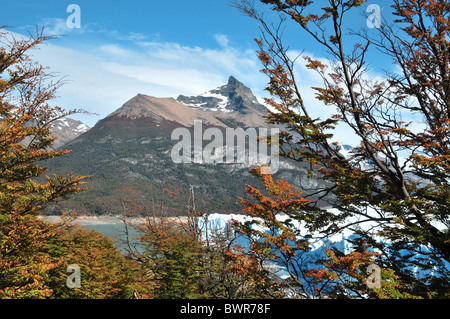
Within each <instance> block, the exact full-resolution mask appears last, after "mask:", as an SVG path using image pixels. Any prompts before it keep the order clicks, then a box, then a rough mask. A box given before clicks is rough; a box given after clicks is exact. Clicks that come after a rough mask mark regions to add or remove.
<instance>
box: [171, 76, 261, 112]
mask: <svg viewBox="0 0 450 319" xmlns="http://www.w3.org/2000/svg"><path fill="white" fill-rule="evenodd" d="M177 101H178V102H180V103H182V104H184V105H187V106H190V107H194V108H205V109H210V110H213V111H221V112H224V113H227V112H241V113H245V114H247V113H251V112H252V111H255V110H256V111H259V112H262V111H264V110H265V107H264V106H263V105H262V104H260V103H259V102H258V100H257V98H256V96H255V95H254V94H253V92H252V91H251V90H250V89H249V88H248V87H247V86H245V85H244V84H243V83H242V82H240V81H239V80H237V79H236V78H235V77H234V76H230V77H229V78H228V83H227V84H225V85H222V86H220V87H218V88H216V89H213V90H210V91H208V92H205V93H203V94H200V95H198V96H185V95H180V96H178V98H177ZM252 109H253V110H252Z"/></svg>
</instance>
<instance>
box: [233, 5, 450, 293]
mask: <svg viewBox="0 0 450 319" xmlns="http://www.w3.org/2000/svg"><path fill="white" fill-rule="evenodd" d="M260 2H261V5H260V6H258V7H257V6H256V4H255V3H254V2H251V1H246V0H244V1H240V2H238V3H237V4H236V6H237V7H238V8H239V9H240V10H241V12H243V13H244V14H246V15H248V16H250V17H252V18H254V19H256V20H257V21H258V22H259V25H260V29H261V34H262V36H261V38H260V39H256V42H257V44H258V46H259V51H258V57H259V59H260V61H261V63H262V65H263V69H262V72H263V73H264V74H266V75H267V76H268V79H269V82H268V86H267V91H268V92H269V93H270V94H271V95H272V97H271V98H268V99H266V102H267V103H268V104H270V105H271V106H272V110H271V111H269V114H268V116H267V119H268V122H269V123H271V124H280V125H283V126H284V127H285V128H286V129H285V130H284V131H283V132H282V134H281V141H280V142H281V145H282V147H281V155H282V156H284V157H287V158H291V159H294V160H297V161H300V162H306V163H309V164H310V167H311V169H310V172H309V174H308V177H309V178H313V177H315V178H319V179H321V180H324V181H326V183H325V185H327V186H323V187H321V188H320V189H317V190H316V191H315V192H314V194H313V195H314V196H313V197H312V196H310V197H306V198H307V199H312V201H311V202H310V204H308V205H306V206H305V207H303V211H304V212H303V214H300V215H299V216H294V217H293V219H295V220H297V221H299V222H304V224H303V227H304V228H305V229H308V230H309V231H310V232H311V233H313V232H316V233H317V232H318V233H319V234H320V237H321V238H326V237H327V236H333V235H336V234H340V233H342V232H343V231H345V230H352V231H354V232H355V234H357V235H358V236H359V237H360V241H362V240H364V242H365V243H366V246H361V245H359V244H355V246H354V252H353V253H350V254H348V255H345V256H340V255H342V254H343V252H340V253H336V252H334V251H332V250H328V251H327V254H328V259H326V258H325V259H324V260H323V265H324V266H325V268H324V269H322V270H316V271H315V272H314V274H315V276H316V278H318V279H317V280H318V281H316V282H317V283H318V282H319V281H321V282H326V281H329V282H332V281H339V280H341V283H336V285H335V286H334V287H333V288H332V289H331V290H328V292H327V293H328V295H329V296H330V295H331V296H341V297H342V296H347V297H349V296H359V297H380V298H393V297H399V296H403V297H408V296H409V297H412V296H417V297H421V298H433V297H448V296H449V295H448V292H449V289H450V287H449V272H448V271H449V270H448V269H449V265H450V255H449V253H450V250H449V249H450V237H449V235H450V234H449V231H448V227H449V207H450V206H449V198H450V197H449V195H450V194H449V190H450V187H449V186H450V185H449V180H450V179H449V173H450V171H449V155H450V151H449V146H450V144H449V134H448V133H449V123H450V120H449V118H450V100H449V97H450V86H449V83H450V81H449V74H450V72H449V71H450V63H449V61H450V55H449V52H450V42H449V31H450V26H449V15H450V4H449V3H448V1H444V0H442V1H416V0H403V1H400V0H396V1H393V4H392V9H393V16H394V20H393V22H389V21H388V20H387V19H384V20H383V23H382V24H381V26H380V28H378V29H374V30H371V31H370V32H369V31H368V30H365V29H362V30H361V31H350V32H347V31H346V30H348V29H347V24H346V21H350V20H351V19H352V18H351V17H352V15H351V14H352V13H353V14H354V13H355V12H358V10H360V9H361V8H365V7H364V6H363V4H364V3H365V1H339V0H330V1H326V4H325V3H324V4H323V6H322V7H317V6H316V5H315V4H313V2H312V1H279V0H270V1H269V0H261V1H260ZM260 8H267V10H268V11H273V12H275V13H276V14H277V15H275V17H276V18H279V20H278V21H277V22H272V21H271V20H270V19H271V18H272V17H273V16H272V15H265V14H264V13H265V12H264V11H263V9H260ZM289 27H291V28H295V29H296V30H299V31H300V32H302V34H303V35H304V38H302V41H305V39H308V41H314V42H315V43H317V45H318V46H320V47H322V48H323V49H324V50H326V52H327V55H326V57H325V58H324V59H321V60H318V59H317V58H313V57H310V56H305V55H303V56H302V55H300V56H294V55H293V54H291V52H290V51H289V49H290V44H287V43H286V40H285V38H284V36H283V34H284V30H285V28H289ZM374 49H376V50H377V51H376V54H384V56H385V57H388V58H389V59H390V60H391V61H392V63H393V65H394V66H395V67H397V69H398V70H399V72H395V73H394V72H389V71H385V74H383V77H382V78H380V79H378V80H375V79H371V78H370V77H369V76H368V75H367V74H368V73H369V72H370V64H369V62H370V61H369V59H368V56H369V54H370V53H373V52H374V51H373V50H374ZM302 60H303V61H304V65H305V67H306V68H308V69H310V70H313V71H315V72H316V73H317V74H318V75H319V77H320V78H321V79H322V80H323V86H320V87H319V86H315V87H311V88H310V90H311V91H312V92H314V93H315V96H316V99H317V101H318V103H321V104H322V105H324V106H326V107H328V108H329V110H330V114H331V115H329V116H328V115H325V114H324V115H323V117H320V118H314V117H312V116H311V114H312V112H311V111H312V109H313V108H314V105H311V103H310V102H307V101H306V100H305V99H304V98H303V95H304V94H305V92H302V91H301V90H300V89H299V88H300V85H299V80H298V78H299V76H301V73H300V74H299V72H298V71H297V68H296V66H297V64H298V63H300V62H299V61H302ZM375 63H376V62H375ZM383 69H385V68H383ZM405 119H409V120H405ZM419 122H420V124H418V123H419ZM338 127H341V128H342V127H346V128H348V129H349V131H350V132H353V134H354V135H355V136H356V137H358V139H359V140H360V143H359V145H355V147H354V148H353V150H352V151H351V152H350V154H349V156H344V155H343V153H342V152H341V148H340V145H339V143H337V142H336V139H335V134H336V133H335V132H336V130H337V128H338ZM252 193H253V194H255V195H257V196H256V197H257V198H258V199H259V198H260V197H259V195H258V194H257V193H255V191H252ZM317 199H322V200H327V201H328V203H329V205H328V206H329V207H332V208H333V209H332V210H330V209H323V208H321V207H320V206H319V205H317ZM264 202H266V199H264ZM262 204H263V203H261V204H260V205H262ZM259 207H260V206H254V207H252V209H251V210H252V211H253V212H256V211H258V210H259ZM269 208H270V207H266V209H269ZM268 211H270V210H268ZM259 215H260V216H261V217H262V218H263V219H264V220H266V219H267V216H265V215H264V214H262V213H261V214H259ZM275 226H277V225H275ZM286 226H288V224H286ZM362 247H368V248H370V249H372V251H376V252H377V254H376V255H371V253H369V252H368V251H362V250H361V249H362ZM277 248H281V247H279V245H278V246H277ZM369 251H370V250H369ZM369 256H371V257H372V259H373V262H374V263H375V264H377V265H378V266H380V268H381V269H382V277H383V280H384V281H383V283H382V284H384V285H385V286H384V287H385V288H386V289H388V288H387V287H388V286H389V287H390V288H389V289H391V288H393V287H395V289H396V292H393V291H390V292H388V291H384V292H381V291H378V292H373V291H372V292H367V291H365V292H364V293H361V291H362V290H361V287H360V288H357V289H356V290H355V288H356V287H355V284H354V280H356V281H357V282H361V279H362V277H361V278H359V279H358V276H363V274H364V273H363V272H362V271H363V269H364V267H366V266H367V263H368V260H367V258H368V257H369ZM326 260H328V261H326ZM363 261H364V262H363ZM413 269H415V270H413ZM355 270H358V271H359V274H357V273H355ZM424 273H426V275H424ZM344 274H347V275H349V276H350V277H352V278H353V279H352V280H342V278H343V277H342V276H343V275H344ZM344 277H345V276H344ZM387 277H389V279H388V278H387ZM324 278H325V279H324ZM319 279H320V280H319ZM339 285H340V286H339ZM319 289H320V288H319ZM363 290H364V289H363ZM355 294H356V295H355ZM311 296H312V295H311Z"/></svg>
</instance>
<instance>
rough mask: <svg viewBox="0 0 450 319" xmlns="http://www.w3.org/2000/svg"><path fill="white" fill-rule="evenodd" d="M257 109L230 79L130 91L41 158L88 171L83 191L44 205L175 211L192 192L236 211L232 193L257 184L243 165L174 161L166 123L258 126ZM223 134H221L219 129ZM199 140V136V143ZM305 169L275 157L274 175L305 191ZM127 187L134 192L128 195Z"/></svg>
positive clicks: (200, 203)
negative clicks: (186, 91)
mask: <svg viewBox="0 0 450 319" xmlns="http://www.w3.org/2000/svg"><path fill="white" fill-rule="evenodd" d="M264 110H265V107H264V106H263V105H261V104H259V103H258V102H257V99H256V97H255V96H254V95H253V93H251V90H250V89H249V88H247V87H245V86H244V85H243V84H242V83H241V82H239V81H238V80H236V79H235V78H234V77H230V79H229V81H228V83H227V84H225V85H223V86H221V87H220V88H217V89H215V90H212V91H209V92H206V93H204V94H202V95H199V96H196V97H185V96H179V97H178V98H177V100H175V99H172V98H156V97H151V96H147V95H144V94H138V95H136V96H135V97H133V98H132V99H130V100H129V101H128V102H126V103H125V104H124V105H123V106H122V107H120V108H119V109H118V110H116V111H115V112H113V113H111V114H110V115H108V116H107V117H106V118H104V119H102V120H100V121H99V122H98V123H97V124H96V125H95V126H94V127H93V128H92V129H90V130H88V131H87V132H85V133H84V134H81V135H80V136H78V137H77V138H75V139H74V140H73V141H71V142H69V143H68V144H66V145H65V147H67V148H69V149H71V150H72V152H71V153H70V154H67V155H65V156H63V157H60V158H55V159H53V160H51V161H49V162H46V166H47V167H48V168H49V170H50V172H65V173H68V172H73V173H75V174H78V175H92V177H90V178H89V179H88V182H89V184H88V186H89V187H90V189H89V190H87V191H85V192H83V193H81V194H77V195H76V196H74V197H73V198H71V199H69V200H68V201H64V202H61V203H58V204H57V205H54V206H52V207H50V208H49V209H48V210H47V212H50V213H58V212H60V211H61V209H72V210H76V211H78V212H82V213H86V214H117V213H120V212H121V211H122V210H123V208H122V207H123V206H122V203H123V202H125V201H126V200H129V199H133V201H137V203H139V204H140V205H141V206H144V207H146V209H147V210H151V209H156V208H157V207H160V206H163V207H165V208H166V209H167V210H168V211H169V212H170V213H172V214H174V215H183V214H185V213H186V210H187V207H188V205H189V203H190V200H191V194H192V192H191V190H192V189H193V191H194V195H195V203H196V208H197V209H199V210H204V211H208V212H212V213H236V212H238V211H239V210H240V209H241V208H242V207H241V206H240V204H239V201H238V199H237V196H245V187H246V185H247V184H251V185H254V186H257V187H260V186H261V181H260V180H259V179H258V178H256V177H254V176H252V175H251V174H250V173H249V169H250V167H249V166H246V165H243V164H208V165H207V164H196V163H181V164H176V163H174V162H173V160H172V158H171V150H172V147H173V146H174V145H175V143H177V141H172V140H171V134H172V132H173V130H174V129H176V128H180V127H185V128H187V129H188V130H190V132H191V133H192V135H193V123H194V120H201V121H202V123H203V124H204V125H203V129H206V128H208V127H216V128H219V129H220V130H223V131H224V130H225V129H226V128H227V127H228V128H230V127H231V128H234V127H242V128H246V127H265V126H267V125H266V123H265V121H264ZM224 136H225V133H224ZM204 143H206V142H204ZM306 175H307V173H306V167H305V166H302V165H299V164H298V163H295V162H292V161H286V160H283V161H282V162H281V168H280V170H279V172H278V173H277V174H276V176H278V177H281V178H284V179H288V180H290V181H291V182H292V183H294V184H296V185H297V186H299V187H300V186H303V187H304V188H306V189H308V188H311V187H314V186H315V184H317V181H314V180H309V179H308V178H307V177H306ZM130 189H134V192H135V194H136V196H137V198H134V197H132V196H131V194H130Z"/></svg>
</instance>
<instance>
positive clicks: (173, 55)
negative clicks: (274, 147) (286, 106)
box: [0, 0, 389, 126]
mask: <svg viewBox="0 0 450 319" xmlns="http://www.w3.org/2000/svg"><path fill="white" fill-rule="evenodd" d="M383 2H385V3H388V2H389V1H384V0H380V1H378V2H377V3H379V4H380V6H381V7H382V8H383V10H384V9H385V7H386V8H387V7H388V5H383ZM0 4H1V8H2V10H1V11H0V25H7V26H8V28H7V30H9V31H11V32H13V33H15V34H22V35H27V34H28V32H32V33H33V32H35V30H36V26H38V27H39V28H41V27H44V33H45V34H46V35H53V36H57V38H55V39H52V40H49V41H48V42H47V44H46V45H44V46H42V47H41V48H40V49H39V50H36V51H33V53H32V54H33V56H34V57H35V59H36V60H37V61H38V62H39V63H41V64H42V65H44V66H48V67H49V68H50V69H51V71H52V72H57V73H58V74H60V75H61V76H62V77H64V79H65V80H66V81H67V83H66V84H65V85H64V86H63V87H61V88H60V89H59V91H58V94H59V97H58V98H57V99H56V100H55V101H54V103H55V104H58V105H59V106H62V107H64V108H66V109H73V108H83V109H85V110H87V111H89V112H91V113H97V114H98V115H77V116H73V117H74V118H78V119H81V120H82V121H83V122H85V123H87V124H88V125H90V126H93V125H94V124H95V123H96V122H97V121H98V120H100V119H101V118H103V117H105V116H107V115H108V114H110V113H112V112H113V111H115V110H116V109H117V108H119V107H120V106H121V105H122V104H123V103H125V102H126V101H128V100H129V99H131V98H132V97H133V96H135V95H137V94H138V93H142V94H148V95H151V96H156V97H174V98H176V97H177V96H178V95H179V94H184V95H197V94H201V93H203V92H206V91H208V90H211V89H214V88H216V87H218V86H221V85H223V84H225V83H226V82H227V79H228V77H229V76H230V75H233V76H234V77H236V78H237V79H238V80H240V81H241V82H243V83H244V84H245V85H247V86H248V87H250V88H251V89H252V90H253V92H254V93H255V95H256V96H257V97H258V98H262V97H264V96H266V97H267V96H268V93H267V92H266V91H265V90H264V88H265V86H266V84H267V82H268V79H267V77H266V76H265V75H264V74H262V73H261V72H260V69H261V67H262V66H261V64H260V62H259V61H258V59H257V54H256V50H257V45H256V43H255V42H254V38H257V37H259V36H260V33H259V29H258V24H257V22H256V21H255V20H253V19H251V18H249V17H247V16H244V15H242V14H241V13H240V12H239V11H238V10H237V9H236V8H235V7H233V6H231V5H230V1H228V0H190V1H186V0H172V1H161V0H158V1H156V0H127V1H105V0H95V1H92V0H90V1H86V0H52V1H50V0H39V1H36V0H19V1H5V0H0ZM71 4H75V5H77V6H78V7H79V9H80V14H79V17H80V19H79V22H80V25H79V28H78V27H77V26H76V25H73V23H74V22H76V21H77V20H74V19H73V16H72V14H74V13H75V11H73V8H71V7H69V5H71ZM368 5H369V3H368V4H367V5H363V6H362V7H361V10H360V11H361V12H359V13H357V14H356V13H355V14H354V15H353V16H352V17H351V19H349V21H348V26H349V27H352V28H354V29H359V28H367V24H366V18H365V17H364V16H363V15H362V12H363V11H365V10H366V9H367V6H368ZM68 7H69V10H68ZM350 20H351V21H350ZM68 22H69V23H68ZM285 37H286V39H287V40H288V41H289V43H290V45H291V49H292V52H301V51H302V50H305V51H306V52H308V54H309V55H312V56H314V57H318V58H320V57H325V56H326V53H325V52H324V51H323V49H322V48H320V47H318V46H317V45H316V44H314V42H313V41H311V39H308V38H306V37H305V34H303V33H300V32H299V31H297V29H295V28H290V25H288V26H287V28H286V31H285ZM374 56H375V55H374ZM297 71H298V72H299V77H298V80H299V85H300V87H302V88H304V89H305V92H307V91H308V92H311V90H310V87H311V86H313V85H320V84H321V83H322V82H321V80H320V78H319V77H318V76H317V75H316V74H315V73H313V72H312V71H310V70H307V69H306V68H304V67H303V66H302V65H300V66H299V68H298V70H297ZM374 74H375V73H374ZM305 100H308V101H310V102H311V103H316V104H317V103H318V102H317V101H315V100H314V95H313V93H305ZM261 101H262V100H261ZM321 110H323V109H322V108H321V106H319V105H318V107H317V115H318V116H320V112H321Z"/></svg>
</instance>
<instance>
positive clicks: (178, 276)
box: [123, 189, 277, 299]
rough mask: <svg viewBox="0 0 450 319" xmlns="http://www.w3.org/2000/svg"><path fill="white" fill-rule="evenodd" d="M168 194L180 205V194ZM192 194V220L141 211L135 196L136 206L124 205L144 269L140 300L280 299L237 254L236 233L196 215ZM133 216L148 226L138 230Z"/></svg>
mask: <svg viewBox="0 0 450 319" xmlns="http://www.w3.org/2000/svg"><path fill="white" fill-rule="evenodd" d="M164 191H165V192H166V193H167V194H169V196H172V197H175V198H177V199H179V196H178V194H176V193H174V192H171V191H169V190H167V189H164ZM191 191H192V194H191V195H190V198H189V203H188V205H187V209H188V211H187V217H171V216H170V215H169V214H168V213H167V211H166V208H165V207H164V205H160V206H156V207H155V206H153V207H143V206H142V205H138V202H139V201H138V200H136V199H137V198H138V197H139V196H137V194H136V193H133V192H132V194H133V195H134V196H133V200H130V201H127V202H124V205H123V208H124V216H123V221H124V224H125V226H126V233H127V244H128V249H127V251H128V253H129V257H130V258H132V259H133V260H135V261H136V262H138V263H139V265H140V267H141V269H142V276H140V277H139V278H138V280H137V281H139V282H140V283H141V285H140V291H139V293H140V295H141V296H142V295H144V296H145V295H151V296H152V298H215V299H237V298H261V297H272V296H274V295H276V293H277V291H276V287H273V286H274V284H273V283H272V282H270V281H266V283H265V284H264V283H263V282H262V281H261V280H260V279H262V278H263V276H264V273H263V272H262V271H260V270H259V269H258V268H254V267H253V265H249V263H248V259H247V258H246V257H243V255H242V254H238V253H237V252H238V251H240V250H241V248H242V247H240V246H239V245H238V244H237V243H236V242H235V241H236V234H235V232H234V231H232V229H231V228H229V229H224V230H222V229H219V230H216V229H210V228H209V226H208V214H206V213H203V212H199V211H196V210H195V196H194V193H193V189H191ZM179 200H180V199H179ZM180 202H183V201H182V200H180ZM133 216H141V218H144V222H141V223H137V224H133V222H131V221H130V217H133ZM142 216H145V217H142ZM130 227H133V228H135V229H137V230H138V233H139V235H138V238H135V240H133V238H130V232H129V229H130ZM136 239H137V240H136ZM241 257H242V258H241ZM251 269H255V271H253V270H251Z"/></svg>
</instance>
